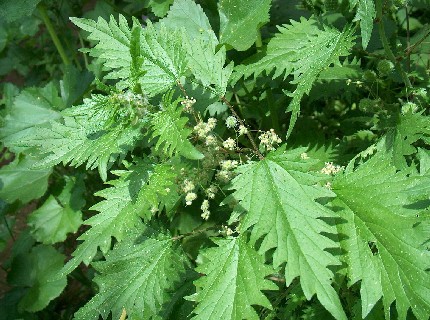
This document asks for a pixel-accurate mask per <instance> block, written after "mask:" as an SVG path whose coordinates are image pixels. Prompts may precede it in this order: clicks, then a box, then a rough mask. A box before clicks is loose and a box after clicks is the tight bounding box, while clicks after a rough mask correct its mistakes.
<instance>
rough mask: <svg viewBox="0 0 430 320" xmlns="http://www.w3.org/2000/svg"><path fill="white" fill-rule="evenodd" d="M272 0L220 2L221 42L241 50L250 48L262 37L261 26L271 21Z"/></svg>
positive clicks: (228, 0)
mask: <svg viewBox="0 0 430 320" xmlns="http://www.w3.org/2000/svg"><path fill="white" fill-rule="evenodd" d="M270 3H271V0H263V1H262V0H247V1H241V2H240V3H238V2H237V1H235V0H221V1H220V2H218V10H219V16H220V24H221V25H220V36H219V38H220V42H221V43H225V44H229V45H231V46H232V47H233V48H235V49H236V50H239V51H245V50H247V49H249V48H250V47H251V46H252V44H253V43H254V42H255V41H256V39H257V38H258V37H260V34H259V33H260V30H259V29H260V27H261V26H262V25H264V24H265V23H266V22H268V21H269V9H270Z"/></svg>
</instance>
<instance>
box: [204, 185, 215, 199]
mask: <svg viewBox="0 0 430 320" xmlns="http://www.w3.org/2000/svg"><path fill="white" fill-rule="evenodd" d="M205 191H206V195H207V197H208V198H209V199H215V195H216V193H217V192H218V188H217V187H216V186H215V185H213V184H211V185H210V186H209V188H207V189H206V190H205Z"/></svg>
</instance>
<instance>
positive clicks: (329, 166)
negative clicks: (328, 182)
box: [320, 162, 344, 175]
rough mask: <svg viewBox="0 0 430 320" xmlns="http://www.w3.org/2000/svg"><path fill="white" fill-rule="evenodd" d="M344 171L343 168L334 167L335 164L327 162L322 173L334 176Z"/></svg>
mask: <svg viewBox="0 0 430 320" xmlns="http://www.w3.org/2000/svg"><path fill="white" fill-rule="evenodd" d="M343 169H344V167H343V166H337V165H334V164H333V162H326V163H325V166H324V168H322V169H321V171H320V172H321V173H324V174H327V175H332V174H336V173H338V172H339V171H342V170H343Z"/></svg>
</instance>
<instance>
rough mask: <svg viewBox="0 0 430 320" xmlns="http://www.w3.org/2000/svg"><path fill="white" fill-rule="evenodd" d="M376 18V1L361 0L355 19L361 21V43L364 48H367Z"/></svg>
mask: <svg viewBox="0 0 430 320" xmlns="http://www.w3.org/2000/svg"><path fill="white" fill-rule="evenodd" d="M375 18H376V10H375V3H374V2H373V0H360V1H359V2H358V8H357V14H356V15H355V18H354V21H360V29H361V43H362V45H363V49H366V48H367V45H368V44H369V40H370V36H371V35H372V30H373V20H374V19H375Z"/></svg>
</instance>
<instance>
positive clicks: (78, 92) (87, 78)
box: [60, 65, 94, 108]
mask: <svg viewBox="0 0 430 320" xmlns="http://www.w3.org/2000/svg"><path fill="white" fill-rule="evenodd" d="M93 80H94V75H93V74H92V73H91V72H89V71H86V70H84V71H79V70H78V69H77V68H76V67H75V66H73V65H68V66H66V68H65V71H64V77H63V80H60V88H61V97H62V98H63V101H64V105H65V106H66V107H67V108H69V107H70V106H72V105H73V104H74V103H75V102H77V101H78V100H80V99H81V98H82V96H83V94H84V93H85V91H87V89H88V87H89V85H90V84H91V82H92V81H93Z"/></svg>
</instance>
